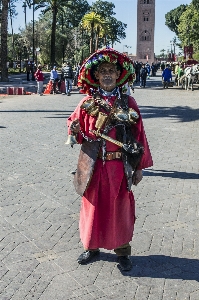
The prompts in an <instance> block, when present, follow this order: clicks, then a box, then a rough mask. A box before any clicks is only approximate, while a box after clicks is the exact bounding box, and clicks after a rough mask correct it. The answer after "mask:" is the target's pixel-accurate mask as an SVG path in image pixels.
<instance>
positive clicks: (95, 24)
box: [82, 12, 103, 54]
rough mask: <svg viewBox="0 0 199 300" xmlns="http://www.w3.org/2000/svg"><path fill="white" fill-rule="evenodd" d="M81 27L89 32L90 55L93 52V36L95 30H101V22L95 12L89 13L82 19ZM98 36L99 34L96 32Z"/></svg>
mask: <svg viewBox="0 0 199 300" xmlns="http://www.w3.org/2000/svg"><path fill="white" fill-rule="evenodd" d="M82 27H83V28H84V29H86V30H87V31H88V32H90V54H92V53H93V52H95V49H94V34H95V30H99V28H103V20H102V18H101V16H100V15H98V14H96V13H95V12H90V13H88V14H86V15H84V17H83V18H82ZM98 34H99V32H98Z"/></svg>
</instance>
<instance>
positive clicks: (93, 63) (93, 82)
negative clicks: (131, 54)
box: [78, 48, 134, 94]
mask: <svg viewBox="0 0 199 300" xmlns="http://www.w3.org/2000/svg"><path fill="white" fill-rule="evenodd" d="M103 62H109V63H112V64H115V65H117V68H118V69H119V70H120V76H119V78H118V79H117V86H118V87H122V86H123V85H124V84H125V83H126V82H133V81H134V68H133V64H132V61H131V60H130V59H129V58H128V56H126V55H124V54H122V53H120V52H118V51H116V50H114V49H112V48H104V49H100V50H97V51H96V52H95V53H93V54H92V55H91V56H90V57H89V58H87V59H86V60H85V61H84V62H83V64H82V66H81V69H80V73H79V77H78V86H79V87H81V88H82V90H81V92H82V93H86V94H89V93H90V89H94V90H96V89H97V88H98V87H99V81H98V80H97V79H96V78H95V71H96V70H97V68H98V66H99V65H100V64H101V63H103Z"/></svg>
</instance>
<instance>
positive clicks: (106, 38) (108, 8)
mask: <svg viewBox="0 0 199 300" xmlns="http://www.w3.org/2000/svg"><path fill="white" fill-rule="evenodd" d="M114 8H115V5H114V3H112V2H108V1H102V0H97V1H96V2H95V3H93V4H92V6H91V10H92V11H93V12H95V13H96V14H98V15H100V16H101V18H103V19H104V20H105V22H104V26H103V32H104V35H103V39H102V40H101V42H102V41H103V42H102V44H105V45H107V44H111V45H112V47H113V44H114V43H115V42H120V39H124V38H125V37H126V33H125V28H126V27H127V25H126V24H124V23H122V22H121V21H118V20H117V19H116V18H115V17H113V16H114V15H115V12H114V11H113V9H114ZM99 42H100V41H99Z"/></svg>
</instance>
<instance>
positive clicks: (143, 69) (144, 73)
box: [140, 64, 148, 88]
mask: <svg viewBox="0 0 199 300" xmlns="http://www.w3.org/2000/svg"><path fill="white" fill-rule="evenodd" d="M147 74H148V71H147V68H146V67H145V64H142V67H141V69H140V78H141V82H140V87H144V88H145V86H146V78H147Z"/></svg>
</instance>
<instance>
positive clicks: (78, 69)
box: [74, 63, 81, 86]
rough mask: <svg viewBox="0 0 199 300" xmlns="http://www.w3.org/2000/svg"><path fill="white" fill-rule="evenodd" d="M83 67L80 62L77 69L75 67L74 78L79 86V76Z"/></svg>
mask: <svg viewBox="0 0 199 300" xmlns="http://www.w3.org/2000/svg"><path fill="white" fill-rule="evenodd" d="M80 69H81V64H80V63H78V65H77V67H76V69H75V78H74V85H76V86H77V82H78V77H79V71H80Z"/></svg>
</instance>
